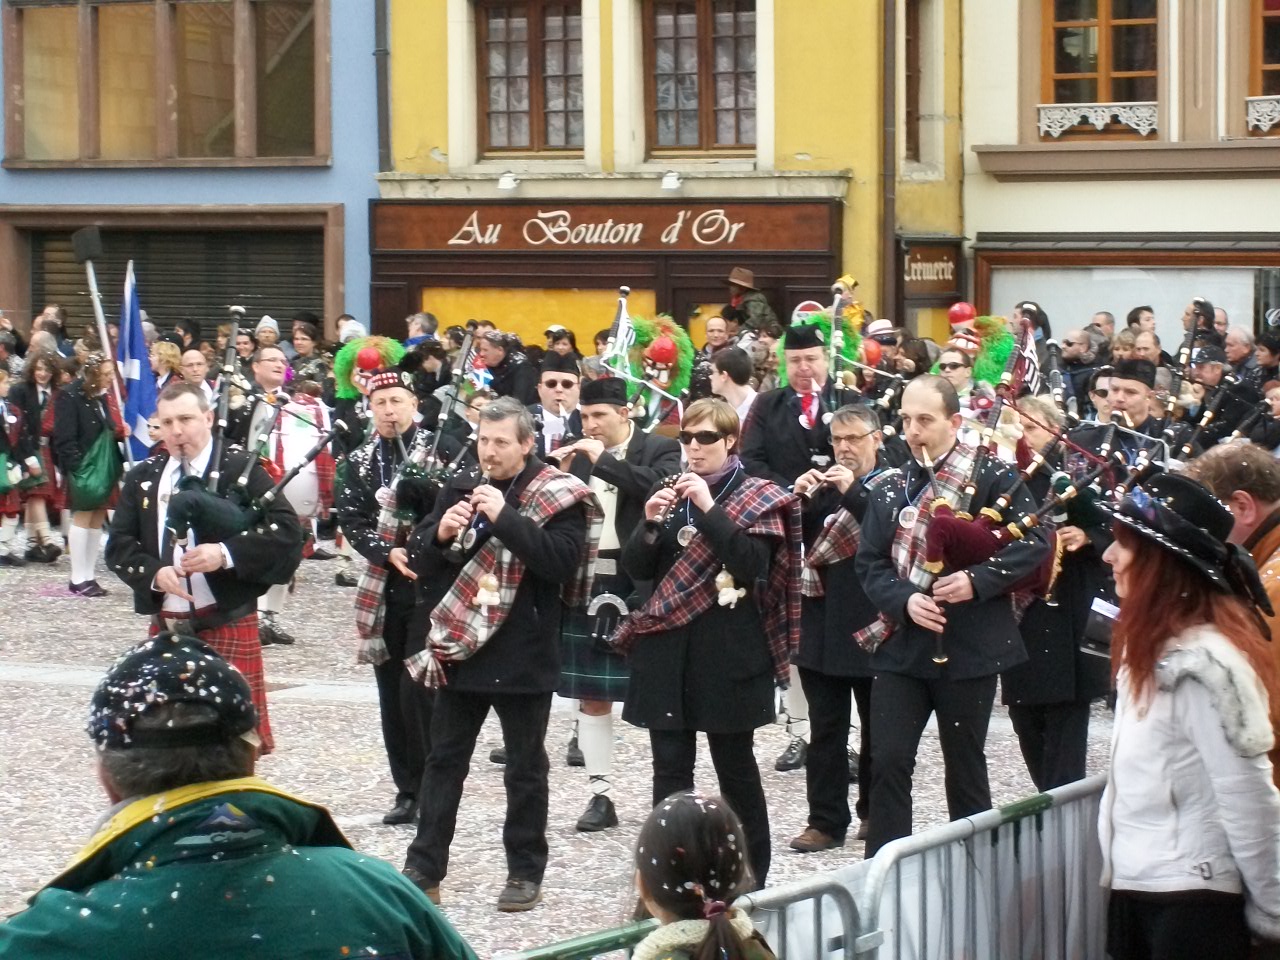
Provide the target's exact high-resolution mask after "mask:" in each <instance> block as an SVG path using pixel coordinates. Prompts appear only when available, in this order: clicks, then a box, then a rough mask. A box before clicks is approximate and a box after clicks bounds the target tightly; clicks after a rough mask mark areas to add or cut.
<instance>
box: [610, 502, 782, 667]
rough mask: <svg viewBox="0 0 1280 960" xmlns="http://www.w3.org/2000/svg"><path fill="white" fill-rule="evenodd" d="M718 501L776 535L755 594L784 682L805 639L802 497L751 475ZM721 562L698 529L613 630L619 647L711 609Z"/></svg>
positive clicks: (753, 530) (750, 526)
mask: <svg viewBox="0 0 1280 960" xmlns="http://www.w3.org/2000/svg"><path fill="white" fill-rule="evenodd" d="M719 506H720V507H721V509H723V510H724V512H725V513H727V514H728V515H729V519H730V520H732V521H733V522H734V524H735V525H737V526H739V527H742V528H744V529H745V530H746V531H747V532H748V533H750V534H753V535H756V536H768V537H774V538H776V540H777V546H776V547H775V548H774V552H773V559H772V560H771V561H770V564H769V572H768V575H767V576H766V577H764V578H762V579H760V580H757V581H756V583H755V584H754V587H753V590H752V599H753V600H754V602H755V605H756V608H757V609H758V610H759V611H760V613H761V616H762V617H763V619H764V631H765V637H766V639H767V640H768V642H769V654H770V656H771V657H772V659H773V672H774V676H775V677H776V679H777V681H778V683H779V684H781V685H782V686H783V687H785V686H786V685H787V682H788V676H789V670H790V664H791V652H792V651H793V650H795V649H796V647H797V646H798V645H799V642H800V566H801V559H800V553H801V551H800V543H801V536H800V503H799V501H798V500H796V498H795V496H794V495H793V494H791V493H788V492H787V491H785V490H783V489H782V488H781V487H779V486H777V485H776V484H773V483H770V482H769V481H768V480H762V479H760V478H759V477H747V478H746V479H745V480H743V481H742V484H741V485H740V486H739V487H738V488H737V489H736V490H734V491H733V493H732V494H730V495H729V496H728V497H726V498H725V499H724V500H723V501H722V502H721V503H720V504H719ZM722 566H723V564H722V563H721V562H720V561H719V560H717V559H716V556H715V554H714V553H713V552H712V550H711V545H710V544H709V543H708V542H707V539H706V537H704V536H703V535H702V534H700V533H698V534H695V535H694V537H693V540H692V541H690V543H689V546H688V547H686V548H685V551H684V553H682V554H681V555H680V557H679V559H677V560H676V562H675V564H674V565H672V567H671V569H670V570H669V571H668V572H667V575H666V576H665V577H663V579H662V583H661V584H659V585H658V588H657V589H656V590H655V591H654V592H653V596H652V597H650V598H649V602H648V603H646V604H645V605H644V608H643V609H642V610H640V611H639V612H638V613H633V614H632V615H631V616H629V617H628V618H627V619H626V620H625V621H624V622H623V624H622V626H621V627H619V628H618V632H617V633H615V634H614V635H613V639H612V641H611V643H612V644H613V646H614V648H615V649H616V650H618V651H619V652H620V653H626V652H627V651H628V650H630V649H631V647H632V646H633V645H634V644H635V641H636V639H637V638H638V637H643V636H645V635H646V634H651V633H661V632H663V631H666V630H671V629H673V628H675V627H683V626H686V625H687V624H689V623H692V622H693V620H694V619H695V618H696V617H699V616H701V615H702V614H703V613H705V612H706V611H707V610H710V609H711V605H712V604H713V603H715V602H716V600H717V591H716V586H715V576H716V574H717V573H718V572H719V570H720V568H721V567H722Z"/></svg>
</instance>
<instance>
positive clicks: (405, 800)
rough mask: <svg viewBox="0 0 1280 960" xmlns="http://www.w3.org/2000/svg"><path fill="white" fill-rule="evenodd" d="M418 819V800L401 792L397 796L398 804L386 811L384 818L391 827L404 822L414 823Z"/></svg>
mask: <svg viewBox="0 0 1280 960" xmlns="http://www.w3.org/2000/svg"><path fill="white" fill-rule="evenodd" d="M416 819H418V801H417V800H416V799H415V798H413V797H410V796H408V795H407V794H401V795H400V796H398V797H396V805H395V806H394V807H392V808H391V809H390V810H388V811H387V812H386V814H385V815H384V816H383V818H382V822H383V823H385V824H386V825H387V826H389V827H396V826H399V825H400V824H402V823H413V821H414V820H416Z"/></svg>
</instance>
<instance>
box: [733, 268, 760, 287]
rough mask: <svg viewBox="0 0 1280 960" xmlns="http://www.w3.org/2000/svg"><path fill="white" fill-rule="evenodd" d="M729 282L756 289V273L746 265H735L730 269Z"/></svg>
mask: <svg viewBox="0 0 1280 960" xmlns="http://www.w3.org/2000/svg"><path fill="white" fill-rule="evenodd" d="M729 282H730V283H733V284H737V285H738V286H740V287H746V288H747V289H748V290H754V289H756V275H755V274H754V273H752V272H751V271H750V270H748V269H747V268H746V267H734V268H733V269H732V270H730V271H729Z"/></svg>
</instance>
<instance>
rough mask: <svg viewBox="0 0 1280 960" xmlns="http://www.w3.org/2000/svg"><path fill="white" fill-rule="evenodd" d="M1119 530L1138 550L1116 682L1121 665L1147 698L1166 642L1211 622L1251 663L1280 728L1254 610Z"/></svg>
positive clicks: (1268, 657)
mask: <svg viewBox="0 0 1280 960" xmlns="http://www.w3.org/2000/svg"><path fill="white" fill-rule="evenodd" d="M1113 532H1114V534H1115V538H1116V540H1117V541H1118V542H1119V543H1120V545H1121V546H1123V547H1126V548H1128V549H1129V550H1132V551H1133V561H1132V562H1131V563H1130V565H1129V583H1128V588H1127V591H1126V596H1124V597H1123V598H1121V600H1120V618H1119V620H1117V621H1116V626H1115V630H1114V632H1113V635H1112V643H1111V674H1112V679H1113V680H1114V679H1115V675H1116V674H1117V673H1118V672H1119V670H1120V667H1121V666H1124V667H1127V668H1128V669H1129V683H1130V686H1131V687H1132V689H1133V692H1134V694H1135V696H1136V698H1137V699H1138V700H1140V701H1141V700H1145V699H1147V698H1148V697H1149V696H1150V694H1151V690H1152V683H1153V679H1154V677H1155V667H1156V661H1157V660H1159V659H1160V655H1161V653H1162V651H1163V649H1164V645H1165V642H1166V641H1167V640H1169V639H1170V638H1171V637H1175V636H1177V635H1178V634H1180V633H1181V632H1182V631H1184V630H1187V629H1189V628H1190V627H1195V626H1199V625H1201V624H1209V625H1211V626H1213V627H1214V628H1216V629H1217V630H1218V632H1219V633H1221V634H1222V635H1223V636H1224V637H1226V638H1227V639H1228V640H1230V641H1231V642H1232V643H1233V644H1235V645H1236V646H1237V647H1238V648H1239V649H1240V652H1241V653H1243V654H1244V655H1245V657H1246V658H1247V659H1248V661H1249V664H1250V666H1252V667H1253V670H1254V672H1255V673H1256V674H1257V675H1258V679H1259V680H1260V681H1261V682H1262V685H1263V687H1264V688H1265V689H1266V691H1267V697H1268V699H1269V702H1270V706H1271V725H1272V726H1273V727H1276V728H1280V695H1278V693H1277V669H1276V661H1275V659H1274V657H1273V655H1272V653H1271V644H1270V643H1268V642H1267V640H1266V638H1265V637H1264V636H1263V634H1262V632H1261V630H1260V628H1259V624H1258V620H1257V618H1256V617H1255V616H1254V612H1253V609H1252V608H1251V607H1250V606H1249V605H1248V604H1246V603H1245V602H1244V601H1243V600H1241V599H1240V598H1239V597H1234V596H1231V595H1229V594H1226V593H1222V592H1221V591H1219V590H1217V589H1215V588H1213V587H1212V586H1211V585H1210V584H1209V581H1208V580H1206V579H1205V577H1204V575H1203V574H1201V573H1200V572H1199V571H1197V570H1196V569H1195V568H1194V567H1193V566H1191V564H1189V563H1187V562H1186V561H1185V560H1183V559H1182V558H1181V557H1179V556H1178V555H1177V554H1175V553H1172V552H1171V551H1169V550H1165V549H1164V548H1163V547H1160V546H1158V545H1157V544H1155V543H1153V542H1152V541H1150V540H1148V539H1147V538H1145V537H1143V536H1142V535H1141V534H1139V533H1136V532H1134V531H1133V530H1131V529H1130V528H1129V527H1126V526H1125V525H1124V524H1121V523H1117V524H1115V526H1114V529H1113Z"/></svg>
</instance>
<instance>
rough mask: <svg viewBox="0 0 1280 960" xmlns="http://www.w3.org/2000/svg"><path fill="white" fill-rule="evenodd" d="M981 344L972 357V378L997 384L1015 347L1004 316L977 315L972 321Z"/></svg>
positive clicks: (993, 384)
mask: <svg viewBox="0 0 1280 960" xmlns="http://www.w3.org/2000/svg"><path fill="white" fill-rule="evenodd" d="M973 329H974V332H976V333H977V334H978V340H979V341H980V342H981V346H980V347H978V354H977V356H975V357H974V358H973V379H974V381H975V382H977V381H982V382H984V383H989V384H991V385H992V386H999V384H1000V378H1001V377H1002V376H1003V375H1004V368H1005V365H1006V364H1007V363H1008V362H1009V357H1010V355H1011V354H1012V353H1013V351H1014V348H1015V347H1016V345H1017V344H1016V341H1015V340H1014V336H1013V334H1012V333H1010V332H1009V325H1008V324H1007V323H1006V322H1005V319H1004V317H978V318H977V319H976V320H974V321H973Z"/></svg>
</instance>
